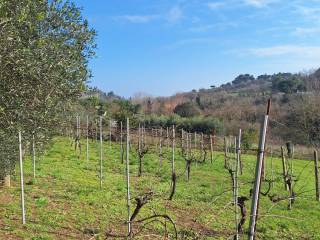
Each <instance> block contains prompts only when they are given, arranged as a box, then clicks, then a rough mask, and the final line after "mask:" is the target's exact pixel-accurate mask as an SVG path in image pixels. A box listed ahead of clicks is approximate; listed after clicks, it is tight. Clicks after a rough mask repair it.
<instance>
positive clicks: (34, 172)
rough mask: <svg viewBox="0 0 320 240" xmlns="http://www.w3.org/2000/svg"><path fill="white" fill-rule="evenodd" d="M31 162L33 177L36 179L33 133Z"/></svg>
mask: <svg viewBox="0 0 320 240" xmlns="http://www.w3.org/2000/svg"><path fill="white" fill-rule="evenodd" d="M32 160H33V161H32V162H33V179H34V180H35V179H36V147H35V142H34V133H33V134H32Z"/></svg>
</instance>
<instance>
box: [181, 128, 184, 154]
mask: <svg viewBox="0 0 320 240" xmlns="http://www.w3.org/2000/svg"><path fill="white" fill-rule="evenodd" d="M183 140H184V134H183V128H181V150H183V148H184V142H183Z"/></svg>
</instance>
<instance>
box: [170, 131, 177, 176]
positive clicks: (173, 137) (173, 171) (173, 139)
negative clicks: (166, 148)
mask: <svg viewBox="0 0 320 240" xmlns="http://www.w3.org/2000/svg"><path fill="white" fill-rule="evenodd" d="M175 137H176V133H175V127H174V125H173V126H172V161H171V168H172V176H173V175H174V174H175V169H174V148H175Z"/></svg>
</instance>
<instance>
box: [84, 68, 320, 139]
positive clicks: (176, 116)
mask: <svg viewBox="0 0 320 240" xmlns="http://www.w3.org/2000/svg"><path fill="white" fill-rule="evenodd" d="M319 90H320V69H318V70H316V71H310V72H309V73H298V74H292V73H277V74H273V75H267V74H264V75H260V76H258V77H254V76H253V75H250V74H242V75H239V76H238V77H236V78H235V79H234V80H233V81H231V82H229V83H226V84H222V85H221V86H219V87H216V86H211V87H210V88H209V89H199V90H192V91H190V92H185V93H177V94H175V95H173V96H170V97H154V98H153V97H143V96H140V97H133V98H131V99H129V100H126V99H123V98H121V97H119V96H117V95H115V94H114V93H113V92H110V93H108V94H104V99H105V101H101V98H100V100H99V99H96V98H95V97H93V96H95V95H96V94H100V95H101V93H99V90H98V89H91V90H90V92H89V93H88V94H87V95H86V97H85V100H83V102H82V105H85V106H86V108H88V99H89V101H91V102H94V103H91V104H89V105H92V106H96V105H97V104H98V105H99V107H96V108H95V109H100V111H101V112H105V111H107V114H110V115H111V116H110V117H113V118H115V119H117V120H119V119H120V120H121V119H122V118H124V116H125V115H128V114H129V113H130V114H129V115H131V117H134V118H136V119H137V120H139V121H140V122H145V123H146V124H147V125H150V126H154V127H155V126H162V127H165V126H168V125H170V124H175V125H177V126H178V128H179V127H181V128H184V129H187V130H190V131H203V132H211V131H212V130H213V129H215V130H216V131H217V133H218V134H236V133H237V131H238V129H239V127H241V128H242V129H244V130H245V132H250V133H251V135H252V139H254V136H256V135H257V132H258V128H259V125H260V119H261V116H262V115H263V113H264V112H265V104H266V102H267V99H269V98H271V99H272V110H271V130H270V135H271V136H272V138H273V140H275V141H279V140H281V141H293V142H294V143H300V144H307V145H310V144H311V145H315V144H319V136H320V113H319V111H318V106H319V104H320V97H319ZM94 99H95V100H94ZM101 109H102V110H101ZM94 111H95V110H94Z"/></svg>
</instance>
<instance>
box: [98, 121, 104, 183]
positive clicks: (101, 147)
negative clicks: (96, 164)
mask: <svg viewBox="0 0 320 240" xmlns="http://www.w3.org/2000/svg"><path fill="white" fill-rule="evenodd" d="M99 126H100V189H101V188H102V151H103V146H102V137H103V135H102V134H103V133H102V116H100V123H99Z"/></svg>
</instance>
